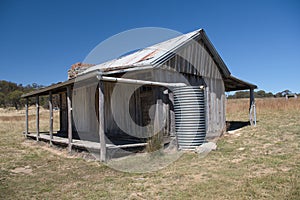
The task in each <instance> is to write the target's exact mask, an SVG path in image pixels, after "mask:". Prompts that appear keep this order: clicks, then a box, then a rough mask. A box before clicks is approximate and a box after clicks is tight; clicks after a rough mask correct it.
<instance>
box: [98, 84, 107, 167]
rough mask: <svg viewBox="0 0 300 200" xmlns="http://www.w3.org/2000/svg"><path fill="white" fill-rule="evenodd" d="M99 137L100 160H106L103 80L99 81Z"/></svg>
mask: <svg viewBox="0 0 300 200" xmlns="http://www.w3.org/2000/svg"><path fill="white" fill-rule="evenodd" d="M98 90H99V139H100V161H101V162H106V141H105V132H104V128H105V127H104V94H103V91H104V88H103V82H102V81H99V87H98Z"/></svg>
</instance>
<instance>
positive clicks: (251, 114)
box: [249, 88, 256, 126]
mask: <svg viewBox="0 0 300 200" xmlns="http://www.w3.org/2000/svg"><path fill="white" fill-rule="evenodd" d="M249 119H250V124H251V126H256V108H255V99H254V89H252V88H251V89H250V108H249Z"/></svg>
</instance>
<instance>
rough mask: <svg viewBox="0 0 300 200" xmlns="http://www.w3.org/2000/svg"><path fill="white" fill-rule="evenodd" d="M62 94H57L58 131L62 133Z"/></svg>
mask: <svg viewBox="0 0 300 200" xmlns="http://www.w3.org/2000/svg"><path fill="white" fill-rule="evenodd" d="M62 114H63V111H62V94H61V93H60V94H59V131H62Z"/></svg>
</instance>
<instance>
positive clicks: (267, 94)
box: [227, 90, 300, 99]
mask: <svg viewBox="0 0 300 200" xmlns="http://www.w3.org/2000/svg"><path fill="white" fill-rule="evenodd" d="M286 95H288V96H291V95H297V96H299V95H300V93H299V94H296V93H293V92H291V91H290V90H284V91H282V92H277V93H276V94H273V93H272V92H265V91H264V90H259V91H255V92H254V97H255V98H268V97H275V98H280V97H285V96H286ZM249 97H250V93H249V91H238V92H235V93H234V94H230V95H227V98H228V99H239V98H249Z"/></svg>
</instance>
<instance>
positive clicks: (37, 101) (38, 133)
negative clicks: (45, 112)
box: [35, 95, 40, 141]
mask: <svg viewBox="0 0 300 200" xmlns="http://www.w3.org/2000/svg"><path fill="white" fill-rule="evenodd" d="M35 98H36V101H35V105H36V141H39V137H40V105H39V104H40V101H39V96H38V95H37V96H36V97H35Z"/></svg>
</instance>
